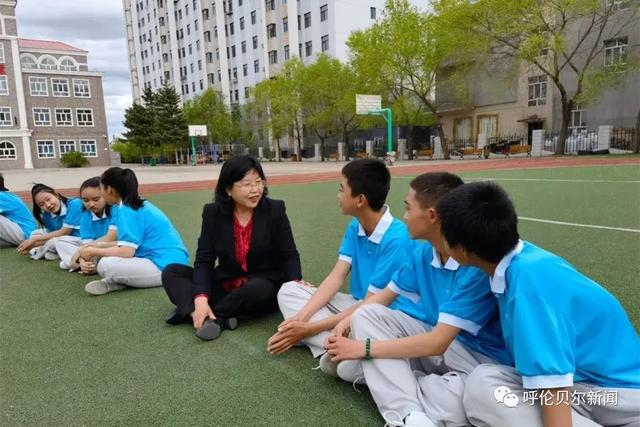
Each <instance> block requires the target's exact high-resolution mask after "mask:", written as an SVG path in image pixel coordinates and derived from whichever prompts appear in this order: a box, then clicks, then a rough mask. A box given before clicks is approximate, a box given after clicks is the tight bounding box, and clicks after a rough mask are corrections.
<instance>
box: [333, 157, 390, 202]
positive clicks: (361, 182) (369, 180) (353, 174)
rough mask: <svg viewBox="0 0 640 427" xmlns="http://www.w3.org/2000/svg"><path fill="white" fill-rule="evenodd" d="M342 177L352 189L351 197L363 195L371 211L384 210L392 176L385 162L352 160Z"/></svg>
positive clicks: (345, 167) (343, 169)
mask: <svg viewBox="0 0 640 427" xmlns="http://www.w3.org/2000/svg"><path fill="white" fill-rule="evenodd" d="M342 175H343V176H344V177H345V178H346V179H347V183H348V184H349V187H351V196H353V197H355V196H359V195H360V194H362V195H363V196H365V197H366V198H367V202H369V206H370V207H371V209H373V210H374V211H379V210H380V209H382V207H383V206H384V202H385V200H386V199H387V194H389V188H390V187H391V174H390V173H389V169H387V166H386V165H385V164H384V163H383V162H381V161H380V160H376V159H357V160H352V161H351V162H349V163H347V164H346V165H345V166H344V167H343V168H342Z"/></svg>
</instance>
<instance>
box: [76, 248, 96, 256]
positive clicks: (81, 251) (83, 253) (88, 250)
mask: <svg viewBox="0 0 640 427" xmlns="http://www.w3.org/2000/svg"><path fill="white" fill-rule="evenodd" d="M78 254H79V255H80V258H82V259H91V257H92V256H93V255H94V254H93V247H91V246H86V245H85V246H82V247H81V248H80V249H79V250H78Z"/></svg>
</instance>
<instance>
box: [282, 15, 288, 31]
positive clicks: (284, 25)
mask: <svg viewBox="0 0 640 427" xmlns="http://www.w3.org/2000/svg"><path fill="white" fill-rule="evenodd" d="M282 32H283V33H287V32H289V18H288V17H286V16H285V17H284V18H282Z"/></svg>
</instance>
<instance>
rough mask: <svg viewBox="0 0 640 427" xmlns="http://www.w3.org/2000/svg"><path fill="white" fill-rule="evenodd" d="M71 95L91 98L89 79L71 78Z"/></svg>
mask: <svg viewBox="0 0 640 427" xmlns="http://www.w3.org/2000/svg"><path fill="white" fill-rule="evenodd" d="M73 96H75V97H76V98H91V86H90V85H89V80H85V79H73Z"/></svg>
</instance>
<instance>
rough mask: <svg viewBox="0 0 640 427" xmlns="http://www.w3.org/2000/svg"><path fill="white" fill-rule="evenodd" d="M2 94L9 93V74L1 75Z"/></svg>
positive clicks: (0, 89)
mask: <svg viewBox="0 0 640 427" xmlns="http://www.w3.org/2000/svg"><path fill="white" fill-rule="evenodd" d="M0 95H9V82H7V76H0Z"/></svg>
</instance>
